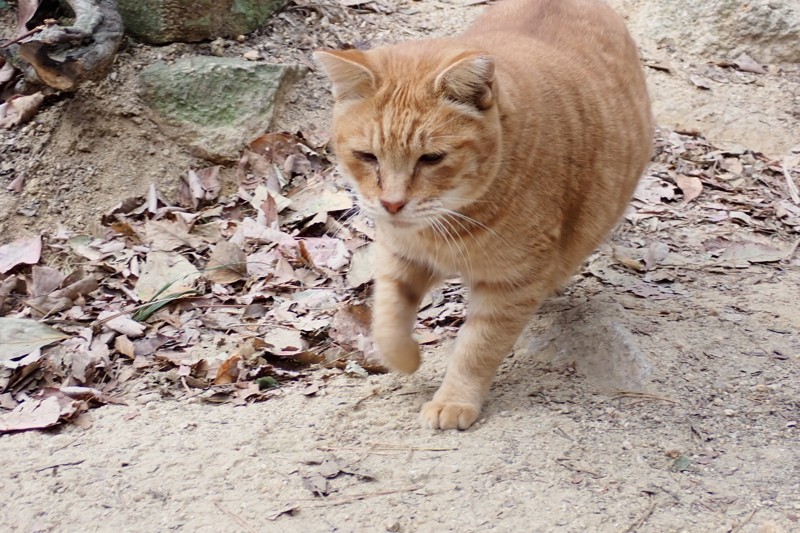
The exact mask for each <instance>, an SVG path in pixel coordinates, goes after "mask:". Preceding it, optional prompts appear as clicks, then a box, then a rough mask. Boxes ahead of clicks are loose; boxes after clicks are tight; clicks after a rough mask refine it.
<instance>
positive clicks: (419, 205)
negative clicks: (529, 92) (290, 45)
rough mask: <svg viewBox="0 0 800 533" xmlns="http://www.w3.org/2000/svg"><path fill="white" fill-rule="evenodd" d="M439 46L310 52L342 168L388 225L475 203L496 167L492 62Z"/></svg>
mask: <svg viewBox="0 0 800 533" xmlns="http://www.w3.org/2000/svg"><path fill="white" fill-rule="evenodd" d="M437 42H440V41H420V42H417V43H406V44H404V45H400V46H395V47H385V48H377V49H374V50H370V51H359V50H345V51H319V52H317V53H316V54H315V58H316V59H317V61H318V63H319V64H320V65H322V67H323V68H324V70H325V72H326V73H327V74H328V77H329V78H330V79H331V81H332V83H333V95H334V98H335V105H334V121H333V140H334V144H335V149H336V153H337V156H338V158H339V163H340V168H341V169H342V171H343V173H344V174H345V176H346V177H347V178H349V179H350V180H352V182H353V183H354V185H355V187H356V189H357V192H358V193H359V196H360V199H361V205H362V208H363V209H364V211H365V212H366V213H367V214H368V215H370V216H371V217H372V218H373V219H375V220H376V221H377V222H379V223H386V224H387V227H395V228H421V227H424V226H427V225H430V224H431V223H432V220H434V219H435V218H437V217H441V216H442V215H445V213H446V212H447V211H448V210H450V211H456V210H458V209H460V208H462V207H464V206H466V205H468V204H470V203H473V202H474V201H475V200H476V199H478V198H480V197H481V196H483V194H484V193H485V192H486V191H487V189H488V188H489V187H490V186H491V180H492V179H493V177H494V175H495V173H496V169H497V166H498V163H499V160H500V154H499V151H500V150H499V148H500V141H501V131H500V119H499V113H498V110H497V95H496V90H497V87H496V85H497V84H496V81H495V75H494V74H495V73H494V66H495V63H494V60H493V58H491V57H490V56H487V55H485V54H481V53H480V52H476V51H471V50H463V49H461V50H459V49H452V47H446V46H445V47H443V49H437V46H436V43H437Z"/></svg>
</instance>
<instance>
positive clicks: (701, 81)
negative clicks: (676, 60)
mask: <svg viewBox="0 0 800 533" xmlns="http://www.w3.org/2000/svg"><path fill="white" fill-rule="evenodd" d="M689 81H690V82H692V84H694V86H695V87H697V88H698V89H703V90H706V91H710V90H711V80H709V79H708V78H705V77H703V76H699V75H697V74H692V75H690V76H689Z"/></svg>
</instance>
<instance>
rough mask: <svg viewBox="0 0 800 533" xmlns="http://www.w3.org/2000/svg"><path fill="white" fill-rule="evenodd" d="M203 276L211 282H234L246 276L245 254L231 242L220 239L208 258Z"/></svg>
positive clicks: (223, 283)
mask: <svg viewBox="0 0 800 533" xmlns="http://www.w3.org/2000/svg"><path fill="white" fill-rule="evenodd" d="M205 276H206V278H208V279H209V280H211V281H212V282H213V283H219V284H222V285H225V284H228V283H235V282H237V281H239V280H240V279H243V278H245V277H247V255H246V254H245V253H244V252H243V251H242V249H241V248H239V247H238V246H236V245H235V244H233V243H232V242H230V241H222V242H220V243H218V244H217V245H216V246H214V250H213V251H212V252H211V256H210V257H209V258H208V264H207V265H206V271H205Z"/></svg>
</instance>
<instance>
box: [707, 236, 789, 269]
mask: <svg viewBox="0 0 800 533" xmlns="http://www.w3.org/2000/svg"><path fill="white" fill-rule="evenodd" d="M798 244H800V240H797V241H795V242H794V243H793V244H791V245H789V246H788V247H787V248H783V249H781V248H776V247H774V246H770V245H768V244H762V243H758V242H752V241H740V242H735V243H733V244H731V245H730V246H729V247H727V248H726V249H725V251H723V252H722V254H721V255H720V256H719V258H720V260H722V261H726V262H730V263H734V264H741V263H742V262H747V263H774V262H777V261H783V260H785V259H789V258H791V257H792V255H794V252H795V250H797V246H798Z"/></svg>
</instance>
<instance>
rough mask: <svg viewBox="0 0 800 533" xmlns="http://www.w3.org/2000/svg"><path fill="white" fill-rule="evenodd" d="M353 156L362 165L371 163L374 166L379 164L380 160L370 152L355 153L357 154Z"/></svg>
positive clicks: (354, 153)
mask: <svg viewBox="0 0 800 533" xmlns="http://www.w3.org/2000/svg"><path fill="white" fill-rule="evenodd" d="M353 155H354V156H355V158H356V159H358V160H359V161H361V162H362V163H370V164H372V163H377V162H378V158H377V157H376V156H375V154H373V153H370V152H359V151H355V152H353Z"/></svg>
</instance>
